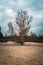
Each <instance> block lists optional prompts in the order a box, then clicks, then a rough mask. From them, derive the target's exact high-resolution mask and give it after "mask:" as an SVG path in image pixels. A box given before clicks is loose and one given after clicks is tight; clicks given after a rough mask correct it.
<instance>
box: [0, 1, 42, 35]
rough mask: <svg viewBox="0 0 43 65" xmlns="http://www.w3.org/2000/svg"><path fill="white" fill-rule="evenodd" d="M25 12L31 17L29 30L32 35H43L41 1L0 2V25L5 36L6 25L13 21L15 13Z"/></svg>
mask: <svg viewBox="0 0 43 65" xmlns="http://www.w3.org/2000/svg"><path fill="white" fill-rule="evenodd" d="M21 9H22V10H27V11H28V14H30V15H31V16H33V21H32V23H31V29H30V31H32V32H33V33H37V34H43V0H0V25H1V27H2V32H3V33H4V34H5V33H6V32H7V30H8V26H7V23H8V22H9V21H12V22H13V21H15V16H16V13H17V11H20V10H21Z"/></svg>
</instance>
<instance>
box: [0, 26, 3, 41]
mask: <svg viewBox="0 0 43 65" xmlns="http://www.w3.org/2000/svg"><path fill="white" fill-rule="evenodd" d="M2 41H3V34H2V32H1V26H0V42H2Z"/></svg>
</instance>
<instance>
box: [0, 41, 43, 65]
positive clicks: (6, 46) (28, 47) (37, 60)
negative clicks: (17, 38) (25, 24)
mask: <svg viewBox="0 0 43 65" xmlns="http://www.w3.org/2000/svg"><path fill="white" fill-rule="evenodd" d="M0 65H43V43H42V44H38V43H37V44H36V43H32V42H31V43H29V42H27V43H25V44H24V45H22V46H20V45H15V44H14V42H7V43H0Z"/></svg>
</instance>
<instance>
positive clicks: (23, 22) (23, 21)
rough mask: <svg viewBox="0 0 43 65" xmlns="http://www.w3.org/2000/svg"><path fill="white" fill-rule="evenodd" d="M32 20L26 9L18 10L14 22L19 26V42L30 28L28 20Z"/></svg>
mask: <svg viewBox="0 0 43 65" xmlns="http://www.w3.org/2000/svg"><path fill="white" fill-rule="evenodd" d="M31 21H32V17H31V16H30V15H28V13H27V12H26V11H20V12H18V13H17V16H16V24H17V25H18V27H19V30H20V32H19V36H20V41H21V44H23V42H24V35H27V33H28V32H29V29H30V27H31V26H30V22H31Z"/></svg>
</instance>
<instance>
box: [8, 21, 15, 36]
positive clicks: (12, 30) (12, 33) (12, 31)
mask: <svg viewBox="0 0 43 65" xmlns="http://www.w3.org/2000/svg"><path fill="white" fill-rule="evenodd" d="M8 27H9V31H8V32H9V33H10V35H14V27H13V24H12V22H9V23H8Z"/></svg>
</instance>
